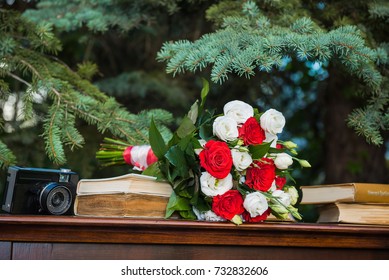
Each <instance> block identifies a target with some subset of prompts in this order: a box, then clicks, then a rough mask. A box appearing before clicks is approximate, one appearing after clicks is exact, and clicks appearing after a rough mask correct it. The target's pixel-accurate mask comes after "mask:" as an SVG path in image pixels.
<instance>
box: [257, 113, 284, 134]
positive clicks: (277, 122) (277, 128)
mask: <svg viewBox="0 0 389 280" xmlns="http://www.w3.org/2000/svg"><path fill="white" fill-rule="evenodd" d="M260 121H261V127H262V129H263V130H265V132H269V133H271V134H274V135H275V134H277V133H281V132H282V129H283V128H284V126H285V117H284V115H283V114H282V113H281V112H278V111H277V110H275V109H269V110H267V111H266V112H265V113H263V114H262V116H261V119H260Z"/></svg>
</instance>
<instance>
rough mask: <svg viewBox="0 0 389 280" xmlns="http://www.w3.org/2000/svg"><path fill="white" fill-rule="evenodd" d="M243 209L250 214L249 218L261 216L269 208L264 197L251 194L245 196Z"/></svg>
mask: <svg viewBox="0 0 389 280" xmlns="http://www.w3.org/2000/svg"><path fill="white" fill-rule="evenodd" d="M243 207H244V209H246V210H247V212H249V213H250V216H251V217H256V216H258V215H262V214H263V213H265V211H266V210H267V209H268V208H269V205H268V204H267V200H266V197H265V196H264V195H263V194H261V193H260V192H253V193H249V194H248V195H246V197H245V199H244V202H243Z"/></svg>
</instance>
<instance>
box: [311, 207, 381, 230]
mask: <svg viewBox="0 0 389 280" xmlns="http://www.w3.org/2000/svg"><path fill="white" fill-rule="evenodd" d="M317 222H318V223H352V224H371V225H389V204H374V203H342V202H338V203H330V204H326V205H323V206H321V207H319V218H318V220H317Z"/></svg>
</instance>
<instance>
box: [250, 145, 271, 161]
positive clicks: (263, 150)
mask: <svg viewBox="0 0 389 280" xmlns="http://www.w3.org/2000/svg"><path fill="white" fill-rule="evenodd" d="M270 145H271V142H270V143H263V144H260V145H255V146H250V147H249V150H250V153H251V157H252V158H253V159H261V158H263V157H264V156H265V155H266V154H267V153H268V152H269V149H270Z"/></svg>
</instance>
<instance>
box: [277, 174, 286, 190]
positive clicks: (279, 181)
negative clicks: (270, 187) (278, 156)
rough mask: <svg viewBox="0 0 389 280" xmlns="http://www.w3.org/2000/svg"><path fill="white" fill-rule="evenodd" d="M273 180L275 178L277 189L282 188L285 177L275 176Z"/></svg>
mask: <svg viewBox="0 0 389 280" xmlns="http://www.w3.org/2000/svg"><path fill="white" fill-rule="evenodd" d="M275 180H276V187H277V189H279V190H282V188H283V187H284V186H285V184H286V178H285V177H280V176H277V177H276V179H275Z"/></svg>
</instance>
